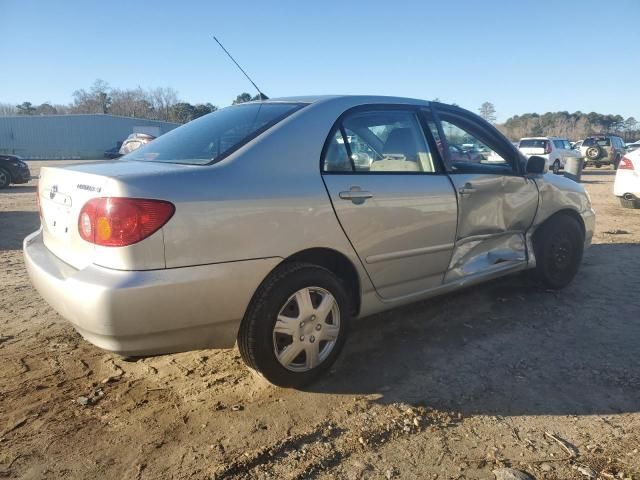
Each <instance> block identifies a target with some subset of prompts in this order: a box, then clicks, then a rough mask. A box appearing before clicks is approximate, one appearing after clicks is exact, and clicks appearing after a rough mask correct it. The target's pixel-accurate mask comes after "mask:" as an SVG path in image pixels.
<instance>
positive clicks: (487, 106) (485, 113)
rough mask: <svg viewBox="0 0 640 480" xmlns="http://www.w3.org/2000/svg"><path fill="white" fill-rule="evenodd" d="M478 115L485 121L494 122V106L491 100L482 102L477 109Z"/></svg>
mask: <svg viewBox="0 0 640 480" xmlns="http://www.w3.org/2000/svg"><path fill="white" fill-rule="evenodd" d="M478 112H479V113H480V116H481V117H482V118H484V119H485V120H486V121H487V122H491V123H493V122H495V121H496V107H494V106H493V103H491V102H484V103H483V104H482V105H480V108H479V109H478Z"/></svg>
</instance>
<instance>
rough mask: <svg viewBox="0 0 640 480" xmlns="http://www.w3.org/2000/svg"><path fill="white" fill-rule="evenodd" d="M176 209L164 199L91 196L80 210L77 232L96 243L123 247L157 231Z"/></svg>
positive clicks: (88, 240)
mask: <svg viewBox="0 0 640 480" xmlns="http://www.w3.org/2000/svg"><path fill="white" fill-rule="evenodd" d="M175 210H176V208H175V206H174V205H173V204H172V203H170V202H166V201H164V200H147V199H144V198H122V197H100V198H93V199H91V200H89V201H88V202H87V203H85V204H84V206H83V207H82V209H81V210H80V216H79V217H78V232H79V233H80V237H82V238H83V239H84V240H86V241H87V242H91V243H95V244H96V245H102V246H105V247H125V246H127V245H133V244H134V243H138V242H139V241H141V240H144V239H145V238H147V237H148V236H150V235H152V234H153V233H155V232H156V231H158V230H159V229H160V228H161V227H162V226H163V225H164V224H165V223H167V222H168V221H169V219H170V218H171V216H172V215H173V213H174V212H175Z"/></svg>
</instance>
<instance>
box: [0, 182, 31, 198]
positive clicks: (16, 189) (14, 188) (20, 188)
mask: <svg viewBox="0 0 640 480" xmlns="http://www.w3.org/2000/svg"><path fill="white" fill-rule="evenodd" d="M37 189H38V187H37V186H35V185H11V186H9V187H7V188H3V189H2V190H0V198H2V197H1V196H2V195H3V194H5V195H10V194H12V193H36V190H37Z"/></svg>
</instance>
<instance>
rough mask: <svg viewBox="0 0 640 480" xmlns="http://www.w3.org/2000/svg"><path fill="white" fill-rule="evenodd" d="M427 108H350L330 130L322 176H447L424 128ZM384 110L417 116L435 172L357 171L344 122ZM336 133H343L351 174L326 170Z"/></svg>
mask: <svg viewBox="0 0 640 480" xmlns="http://www.w3.org/2000/svg"><path fill="white" fill-rule="evenodd" d="M425 108H428V106H427V105H414V104H403V103H367V104H365V105H356V106H355V107H351V108H348V109H347V110H345V111H344V112H342V113H341V114H340V115H339V116H338V118H337V119H336V121H335V122H333V125H332V126H331V129H330V130H329V134H328V135H327V138H326V139H325V141H324V145H323V146H322V151H321V153H320V174H321V175H443V174H446V170H444V169H442V166H441V164H440V162H439V161H438V160H439V159H440V152H438V151H437V149H436V150H435V153H434V150H433V148H432V141H433V140H432V138H431V132H428V131H426V130H425V128H424V127H425V125H424V122H423V119H422V115H421V110H422V109H425ZM384 110H389V111H404V112H408V113H412V114H414V115H415V119H416V121H417V123H418V127H419V129H420V130H421V132H422V135H423V137H424V139H425V142H426V144H427V147H428V148H429V153H430V154H431V158H432V160H433V168H434V171H433V172H410V171H408V172H393V171H389V172H385V171H380V172H371V171H363V170H359V171H358V170H356V169H355V164H354V162H353V159H352V158H351V154H350V152H351V149H350V147H349V145H348V141H347V137H346V135H345V134H346V132H345V131H344V127H343V125H342V122H343V120H344V118H345V117H346V116H348V115H351V114H353V113H360V112H371V111H384ZM336 131H340V132H341V135H342V138H343V141H344V144H345V149H346V151H347V155H349V161H350V162H351V167H352V168H353V170H352V171H350V172H348V171H325V170H324V159H325V155H326V153H327V150H328V149H329V145H330V144H331V141H332V140H333V136H334V135H335V133H336ZM433 142H435V141H433ZM434 155H436V156H437V158H435V157H434Z"/></svg>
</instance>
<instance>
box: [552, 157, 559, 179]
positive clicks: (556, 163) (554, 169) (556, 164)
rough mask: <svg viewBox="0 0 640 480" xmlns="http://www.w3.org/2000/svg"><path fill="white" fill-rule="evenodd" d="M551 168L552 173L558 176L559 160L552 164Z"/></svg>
mask: <svg viewBox="0 0 640 480" xmlns="http://www.w3.org/2000/svg"><path fill="white" fill-rule="evenodd" d="M551 168H552V169H553V173H555V174H556V175H558V174H559V173H560V160H556V161H555V162H553V166H552V167H551Z"/></svg>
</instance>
